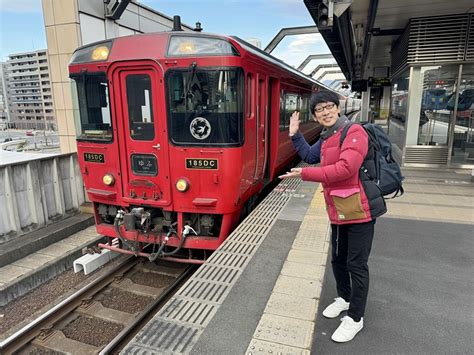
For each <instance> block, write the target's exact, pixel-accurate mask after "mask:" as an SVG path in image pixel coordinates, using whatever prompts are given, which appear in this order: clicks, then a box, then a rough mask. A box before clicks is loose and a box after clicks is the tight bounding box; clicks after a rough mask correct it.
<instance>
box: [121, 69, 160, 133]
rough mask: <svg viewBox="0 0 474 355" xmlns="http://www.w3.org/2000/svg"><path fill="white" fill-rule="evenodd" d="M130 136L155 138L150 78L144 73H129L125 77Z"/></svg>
mask: <svg viewBox="0 0 474 355" xmlns="http://www.w3.org/2000/svg"><path fill="white" fill-rule="evenodd" d="M126 86H127V106H128V121H129V129H130V137H131V138H132V139H135V140H141V141H150V140H153V139H154V138H155V126H154V122H153V107H152V93H151V79H150V77H149V76H148V75H146V74H130V75H127V78H126Z"/></svg>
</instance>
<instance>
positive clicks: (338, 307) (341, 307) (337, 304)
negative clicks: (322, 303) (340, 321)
mask: <svg viewBox="0 0 474 355" xmlns="http://www.w3.org/2000/svg"><path fill="white" fill-rule="evenodd" d="M348 309H349V302H346V301H344V298H342V297H338V298H335V299H334V302H333V303H331V304H330V305H329V306H327V307H326V309H325V310H324V311H323V316H325V317H326V318H336V317H338V316H339V314H341V312H343V311H347V310H348Z"/></svg>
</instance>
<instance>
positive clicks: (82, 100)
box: [71, 73, 112, 141]
mask: <svg viewBox="0 0 474 355" xmlns="http://www.w3.org/2000/svg"><path fill="white" fill-rule="evenodd" d="M71 79H72V80H73V82H72V90H71V91H72V97H73V108H74V119H75V123H76V134H77V138H78V139H80V140H99V141H110V140H112V121H111V119H110V103H109V90H108V86H107V78H106V76H105V74H104V73H100V74H79V75H72V76H71Z"/></svg>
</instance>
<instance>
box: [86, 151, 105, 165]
mask: <svg viewBox="0 0 474 355" xmlns="http://www.w3.org/2000/svg"><path fill="white" fill-rule="evenodd" d="M84 161H87V162H90V163H105V158H104V154H100V153H84Z"/></svg>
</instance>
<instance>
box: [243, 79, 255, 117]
mask: <svg viewBox="0 0 474 355" xmlns="http://www.w3.org/2000/svg"><path fill="white" fill-rule="evenodd" d="M246 84H247V90H246V98H245V116H246V117H247V118H249V117H250V116H252V108H253V74H251V73H247V83H246Z"/></svg>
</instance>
